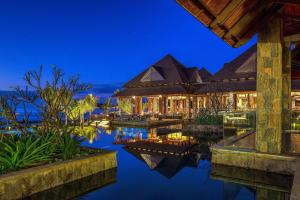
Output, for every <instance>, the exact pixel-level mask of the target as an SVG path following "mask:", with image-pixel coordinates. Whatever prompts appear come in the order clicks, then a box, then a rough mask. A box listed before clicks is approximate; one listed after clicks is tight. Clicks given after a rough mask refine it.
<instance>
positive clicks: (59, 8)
mask: <svg viewBox="0 0 300 200" xmlns="http://www.w3.org/2000/svg"><path fill="white" fill-rule="evenodd" d="M0 24H1V31H0V75H1V76H0V89H7V88H9V87H10V86H15V85H23V81H22V78H23V75H24V73H25V72H26V71H28V70H30V69H37V68H38V67H39V65H41V64H42V65H44V66H49V65H50V64H54V65H56V66H59V67H61V68H62V69H63V71H64V72H66V74H67V75H73V74H79V75H80V77H81V80H82V81H83V82H86V83H93V84H98V85H99V86H103V85H104V86H105V87H106V86H109V85H114V84H116V85H118V84H120V83H124V82H126V81H128V80H129V79H131V78H133V77H134V76H135V75H137V74H138V73H139V72H141V71H143V70H144V69H145V68H146V67H148V66H149V65H151V64H153V63H154V62H156V61H157V60H159V59H160V58H161V57H163V56H164V55H166V54H172V55H173V56H174V57H175V58H177V59H178V60H179V61H180V62H182V63H183V64H184V65H186V66H189V67H191V66H198V67H202V66H205V67H207V69H208V70H209V71H210V72H212V73H214V72H216V71H217V70H219V69H220V68H221V67H222V66H223V64H224V63H225V62H228V61H230V60H231V59H233V58H234V57H236V56H237V55H239V54H240V53H242V52H243V51H244V50H246V49H247V48H248V47H250V46H251V45H252V44H254V43H255V42H256V38H254V39H252V41H250V42H248V44H247V45H245V46H243V47H241V48H238V49H233V48H231V47H230V46H228V45H227V44H226V43H225V42H223V41H222V40H221V39H219V38H218V37H217V36H215V35H214V34H213V33H212V32H211V31H209V30H208V29H207V28H206V27H204V26H203V25H202V24H201V23H200V22H199V21H197V20H196V19H195V18H194V17H193V16H191V15H190V14H189V13H188V12H187V11H186V10H184V9H183V8H182V7H181V6H179V5H178V4H177V3H176V2H175V0H114V1H106V0H88V1H87V0H35V1H34V0H19V1H18V0H6V1H1V5H0Z"/></svg>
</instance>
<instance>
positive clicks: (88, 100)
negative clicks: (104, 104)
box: [84, 94, 98, 121]
mask: <svg viewBox="0 0 300 200" xmlns="http://www.w3.org/2000/svg"><path fill="white" fill-rule="evenodd" d="M84 101H85V104H86V110H87V111H88V112H89V117H90V121H91V118H92V112H93V111H94V110H95V109H96V108H97V104H98V98H97V97H94V96H93V95H92V94H89V95H87V96H85V97H84Z"/></svg>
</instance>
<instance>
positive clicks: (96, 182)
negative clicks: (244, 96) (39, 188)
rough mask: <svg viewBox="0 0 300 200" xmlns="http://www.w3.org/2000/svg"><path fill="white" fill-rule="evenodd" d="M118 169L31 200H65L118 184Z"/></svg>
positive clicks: (48, 191)
mask: <svg viewBox="0 0 300 200" xmlns="http://www.w3.org/2000/svg"><path fill="white" fill-rule="evenodd" d="M116 175H117V168H114V169H110V170H106V171H102V172H99V173H97V174H94V175H91V176H88V177H85V178H82V179H80V180H77V181H73V182H71V183H67V184H65V185H61V186H58V187H55V188H53V189H50V190H46V191H44V192H40V193H37V194H35V195H32V196H31V197H29V198H26V199H30V200H54V199H59V200H64V199H73V198H75V197H77V196H79V195H82V194H84V193H87V192H91V191H93V190H96V189H99V188H102V187H104V186H107V185H109V184H112V183H115V182H116Z"/></svg>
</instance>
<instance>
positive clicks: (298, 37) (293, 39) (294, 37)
mask: <svg viewBox="0 0 300 200" xmlns="http://www.w3.org/2000/svg"><path fill="white" fill-rule="evenodd" d="M284 41H285V42H300V33H299V34H294V35H289V36H285V37H284Z"/></svg>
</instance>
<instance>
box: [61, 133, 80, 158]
mask: <svg viewBox="0 0 300 200" xmlns="http://www.w3.org/2000/svg"><path fill="white" fill-rule="evenodd" d="M72 132H73V130H68V131H66V130H65V131H63V132H62V133H61V134H59V135H58V134H56V135H57V137H56V142H57V156H58V158H61V159H63V160H67V159H71V158H74V157H76V156H78V155H80V154H81V153H82V152H81V151H80V144H81V143H82V142H83V141H84V138H82V137H80V136H78V135H72Z"/></svg>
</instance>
